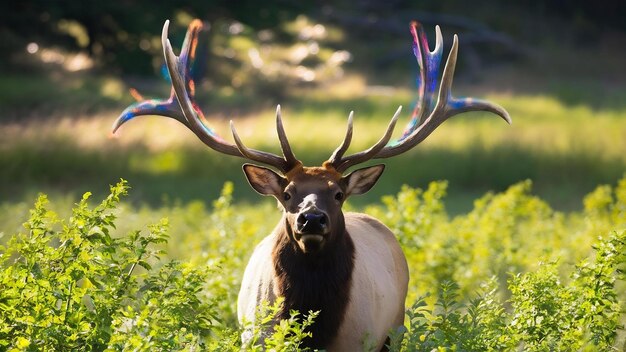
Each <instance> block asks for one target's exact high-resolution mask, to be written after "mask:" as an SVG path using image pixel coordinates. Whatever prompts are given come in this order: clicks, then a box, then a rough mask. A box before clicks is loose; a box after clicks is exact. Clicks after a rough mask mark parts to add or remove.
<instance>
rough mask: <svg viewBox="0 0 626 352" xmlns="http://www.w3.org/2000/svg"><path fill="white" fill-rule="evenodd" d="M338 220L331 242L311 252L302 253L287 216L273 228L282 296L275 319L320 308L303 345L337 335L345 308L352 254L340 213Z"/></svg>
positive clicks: (320, 346) (323, 344)
mask: <svg viewBox="0 0 626 352" xmlns="http://www.w3.org/2000/svg"><path fill="white" fill-rule="evenodd" d="M341 219H342V222H341V224H340V225H341V226H337V227H336V230H335V231H336V233H333V234H332V241H331V242H329V243H327V245H326V246H325V248H324V249H323V250H321V251H320V252H318V253H313V254H307V253H304V252H302V250H301V249H300V248H299V247H298V246H297V244H296V243H294V241H293V240H292V236H293V234H292V233H291V228H290V227H289V225H288V222H287V220H286V218H283V219H282V220H281V224H280V225H279V226H278V228H277V229H276V231H277V233H276V234H277V241H276V244H275V247H274V250H273V253H272V256H273V258H272V259H273V262H274V270H275V274H276V278H277V288H278V291H279V296H282V297H284V298H285V301H284V305H283V307H282V310H281V311H280V313H279V317H278V318H279V319H287V318H289V316H290V313H289V312H290V310H297V311H299V312H300V313H301V314H302V315H306V314H308V312H309V311H319V315H318V316H317V318H316V319H315V322H314V324H313V325H312V326H311V327H309V329H308V331H309V332H311V333H312V335H313V336H312V337H311V338H307V339H305V340H304V341H303V347H308V348H314V349H323V348H325V347H327V346H328V345H329V344H330V343H331V342H332V341H333V339H334V338H335V337H336V336H337V334H338V332H339V327H340V326H341V323H342V322H343V319H344V316H345V313H346V310H347V308H348V303H349V300H350V287H351V281H352V272H353V270H354V257H355V255H354V243H353V242H352V239H351V238H350V236H349V234H348V232H347V231H346V228H345V223H344V222H343V216H342V218H341Z"/></svg>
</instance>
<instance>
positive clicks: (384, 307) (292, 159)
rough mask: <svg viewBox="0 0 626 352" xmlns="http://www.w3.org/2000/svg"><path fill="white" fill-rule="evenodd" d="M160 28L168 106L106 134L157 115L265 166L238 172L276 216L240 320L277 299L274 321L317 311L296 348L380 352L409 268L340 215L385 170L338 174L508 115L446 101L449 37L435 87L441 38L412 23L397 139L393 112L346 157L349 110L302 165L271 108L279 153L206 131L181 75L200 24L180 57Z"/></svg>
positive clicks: (151, 104)
mask: <svg viewBox="0 0 626 352" xmlns="http://www.w3.org/2000/svg"><path fill="white" fill-rule="evenodd" d="M168 26H169V21H166V22H165V24H164V26H163V32H162V37H161V40H162V44H163V50H164V56H165V63H166V66H167V69H168V71H169V74H170V77H171V80H172V93H171V95H170V97H169V99H167V100H165V99H164V100H145V101H140V102H138V103H136V104H133V105H131V106H130V107H128V108H127V109H126V110H125V111H124V112H123V113H122V114H121V115H120V117H119V118H118V119H117V120H116V121H115V123H114V125H113V132H115V131H116V130H117V129H118V128H119V127H120V126H121V125H122V124H123V123H125V122H126V121H128V120H130V119H132V118H133V117H135V116H139V115H161V116H166V117H170V118H174V119H176V120H178V121H179V122H181V123H182V124H184V125H185V126H187V128H189V129H190V130H191V131H192V132H193V133H194V134H195V135H196V136H197V137H198V138H199V139H200V140H201V141H202V142H203V143H204V144H206V145H207V146H208V147H209V148H211V149H213V150H215V151H217V152H219V153H223V154H226V155H231V156H236V157H240V158H243V159H246V160H250V161H253V162H256V163H259V164H263V165H265V166H258V165H254V164H249V163H246V164H244V165H243V171H244V174H245V176H246V178H247V179H248V181H249V183H250V185H251V186H252V188H254V190H256V191H257V192H258V193H260V194H262V195H266V196H273V197H274V198H276V199H277V201H278V204H279V206H280V208H281V209H282V219H281V220H280V221H279V223H278V224H277V225H276V227H275V229H274V230H273V231H272V233H271V234H270V235H268V236H267V237H265V239H263V240H262V241H261V243H260V244H259V245H258V246H257V247H256V249H255V250H254V252H253V254H252V257H251V258H250V261H249V263H248V265H247V267H246V270H245V273H244V276H243V280H242V283H241V290H240V292H239V297H238V302H237V309H238V318H239V320H240V322H242V321H244V320H247V321H251V322H254V321H255V313H256V312H257V309H258V307H259V306H260V305H261V304H262V302H264V301H265V302H268V303H272V302H275V300H276V299H277V298H278V297H282V298H284V301H283V306H282V309H281V310H280V312H279V316H278V318H281V319H282V318H287V317H289V314H290V310H297V311H300V312H303V313H307V312H308V311H319V315H318V317H317V318H316V320H315V322H314V324H313V325H312V326H311V327H310V329H309V332H310V333H311V334H312V335H311V337H310V338H307V339H305V340H304V342H303V343H304V347H310V348H315V349H326V350H329V351H357V350H360V349H362V348H363V344H364V341H365V339H369V342H370V343H371V342H373V344H374V345H375V347H376V349H378V350H380V349H385V348H386V346H385V341H387V339H388V334H389V333H390V331H392V330H393V329H396V328H398V327H401V326H402V325H403V323H404V314H405V312H404V308H405V307H404V304H405V302H404V301H405V298H406V294H407V286H408V280H409V272H408V266H407V262H406V259H405V256H404V254H403V252H402V249H401V248H400V245H399V243H398V241H397V239H396V237H395V236H394V234H393V233H392V232H391V231H390V230H389V229H388V228H387V227H386V226H385V225H383V224H382V223H381V222H380V221H378V220H376V219H375V218H373V217H370V216H368V215H365V214H360V213H345V214H344V213H343V212H342V205H343V204H344V202H345V200H346V199H347V198H348V197H350V196H353V195H358V194H362V193H365V192H367V191H369V190H370V189H371V188H372V187H373V186H374V184H375V183H376V182H377V180H378V179H379V177H380V176H381V174H382V173H383V170H384V168H385V167H384V165H382V164H379V165H374V166H369V167H364V168H360V169H357V170H354V171H352V172H350V173H346V172H347V171H348V170H349V169H350V168H352V167H354V166H356V165H359V164H362V163H365V162H367V161H369V160H372V159H385V158H390V157H393V156H396V155H399V154H402V153H404V152H406V151H408V150H410V149H411V148H413V147H415V146H416V145H417V144H419V143H420V142H422V141H423V140H424V139H426V137H428V136H429V135H430V134H431V133H432V132H433V131H434V130H435V128H437V127H438V126H439V125H440V124H441V123H443V122H444V121H445V120H447V119H448V118H450V117H452V116H454V115H457V114H460V113H463V112H468V111H488V112H492V113H494V114H497V115H499V116H500V117H502V118H503V119H504V120H505V121H507V122H508V123H511V119H510V117H509V115H508V113H507V112H506V111H505V110H504V109H503V108H502V107H500V106H498V105H496V104H494V103H491V102H487V101H483V100H478V99H472V98H464V99H457V98H454V97H453V96H452V95H451V87H452V76H453V74H454V68H455V64H456V59H457V51H458V39H457V36H456V35H455V36H454V40H453V44H452V49H451V50H450V53H449V55H448V59H447V62H446V64H445V67H444V68H443V73H442V74H441V80H440V83H439V84H438V82H439V81H438V76H439V72H440V64H441V58H442V52H443V39H442V35H441V31H440V29H439V27H438V26H437V27H436V45H435V48H434V50H433V51H430V49H429V47H428V41H427V38H426V35H425V33H424V31H423V29H422V27H421V26H420V25H419V24H417V23H416V22H414V23H412V24H411V27H410V29H411V34H412V36H413V52H414V55H415V57H416V59H417V62H418V64H419V67H420V75H419V76H418V88H419V94H418V102H417V104H416V108H415V109H414V111H413V115H412V118H411V120H410V121H409V123H408V125H407V127H406V129H405V131H404V133H403V134H402V135H401V137H400V138H399V139H397V140H393V141H390V140H391V137H392V133H393V130H394V127H395V125H396V121H397V119H398V116H399V115H400V111H401V107H400V108H398V110H397V111H396V112H395V114H394V115H393V117H392V119H391V121H390V122H389V125H388V127H387V129H386V130H385V132H384V134H383V136H382V137H381V138H380V140H379V141H378V142H377V143H375V144H374V145H373V146H372V147H371V148H369V149H367V150H364V151H361V152H358V153H354V154H350V155H347V156H346V155H345V154H346V151H347V150H348V148H349V146H350V142H351V139H352V133H353V127H352V124H353V113H352V112H351V113H350V115H349V117H348V124H347V132H346V134H345V138H344V139H343V141H342V142H341V144H340V145H339V147H337V149H336V150H335V151H334V152H333V153H332V155H331V156H330V158H329V159H328V160H327V161H325V162H324V163H323V164H322V165H321V166H313V167H308V166H304V165H303V164H302V162H300V161H299V160H298V159H297V158H296V156H295V155H294V153H293V152H292V150H291V147H290V144H289V141H288V139H287V135H286V133H285V129H284V128H283V123H282V116H281V110H280V105H279V106H278V108H277V110H276V131H277V134H278V140H279V143H280V148H281V150H282V156H279V155H277V154H273V153H268V152H264V151H260V150H255V149H251V148H249V147H247V146H246V145H245V144H244V143H243V142H242V141H241V139H240V138H239V136H238V134H237V131H236V129H235V127H234V124H233V122H232V121H231V123H230V127H231V132H232V136H233V139H234V142H235V143H234V144H233V143H230V142H228V141H226V140H224V139H222V138H220V137H219V136H218V135H217V134H216V133H215V132H214V131H213V130H211V129H210V128H208V127H206V125H205V124H204V123H203V120H204V116H203V114H202V112H201V111H200V109H199V107H198V105H197V104H196V102H195V98H194V97H195V95H194V93H195V91H194V89H195V84H194V77H193V75H192V74H191V70H190V65H191V62H192V61H193V60H194V58H195V47H196V45H197V37H198V32H199V31H200V29H201V27H202V24H201V22H200V21H197V20H196V21H194V22H193V23H192V24H191V25H190V27H189V30H188V33H187V36H186V38H185V41H184V43H183V47H182V50H181V53H180V56H176V55H175V54H174V52H173V50H172V46H171V44H170V42H169V40H168ZM438 86H439V87H438ZM243 335H244V336H245V335H246V334H245V333H244V334H243ZM244 343H245V341H244Z"/></svg>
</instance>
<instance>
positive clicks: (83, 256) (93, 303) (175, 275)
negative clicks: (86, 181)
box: [0, 181, 217, 350]
mask: <svg viewBox="0 0 626 352" xmlns="http://www.w3.org/2000/svg"><path fill="white" fill-rule="evenodd" d="M127 189H128V186H127V184H126V182H124V181H122V182H120V183H118V184H117V185H116V186H113V187H111V194H110V195H109V196H108V197H107V198H106V199H105V200H103V201H102V203H100V204H99V205H98V206H96V207H95V208H93V209H90V208H89V206H88V204H87V201H88V199H89V196H90V194H89V193H86V194H85V195H84V196H83V198H82V200H81V201H80V202H79V203H78V204H77V205H76V206H75V207H74V209H73V212H72V216H71V217H70V218H69V220H67V221H59V220H58V219H57V216H56V214H55V213H53V212H51V211H49V210H48V209H47V208H46V206H47V198H46V196H44V195H42V196H40V197H39V199H38V200H37V203H36V204H35V208H34V209H33V210H32V211H31V217H30V219H29V220H28V222H26V223H25V224H24V228H25V229H26V233H22V234H18V235H15V236H14V237H13V238H11V240H10V241H9V243H8V245H7V247H6V249H5V248H2V254H1V257H0V268H1V270H2V271H1V275H0V320H2V321H3V324H2V326H1V327H0V346H2V347H3V349H8V350H22V349H35V348H36V349H43V350H67V349H81V348H82V349H85V350H104V349H111V350H117V349H144V350H146V349H150V350H172V349H181V348H190V347H191V346H202V344H203V342H202V340H201V339H200V337H201V336H203V335H205V334H206V333H208V331H209V330H210V328H211V326H212V325H213V321H214V317H216V316H217V312H216V311H215V308H214V306H215V304H214V302H213V301H212V300H211V299H210V297H202V289H203V287H204V284H205V282H206V280H207V277H208V275H209V273H210V270H209V268H207V267H202V266H198V267H191V266H189V265H184V264H180V263H177V262H169V263H168V264H165V265H163V266H162V267H161V268H160V269H159V270H154V271H152V270H151V269H152V265H153V263H154V262H155V261H156V260H158V259H159V257H160V256H161V255H162V254H163V252H162V251H161V250H159V249H155V248H154V247H155V245H157V244H160V243H164V242H166V241H167V234H166V232H167V221H166V220H163V221H161V222H159V223H157V224H154V225H151V226H149V231H148V232H147V233H142V232H140V231H134V232H131V233H130V234H129V235H128V236H125V237H121V238H114V237H112V236H111V231H112V230H113V229H114V227H115V224H114V222H115V219H116V215H115V214H114V212H113V211H114V209H115V208H116V207H117V206H118V204H119V198H120V196H122V195H125V194H126V192H127ZM140 268H143V269H145V270H146V271H145V272H139V273H138V271H140V270H139V269H140ZM29 346H30V347H29Z"/></svg>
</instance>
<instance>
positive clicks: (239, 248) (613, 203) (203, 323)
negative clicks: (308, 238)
mask: <svg viewBox="0 0 626 352" xmlns="http://www.w3.org/2000/svg"><path fill="white" fill-rule="evenodd" d="M446 186H447V184H446V183H445V182H434V183H431V184H430V185H429V187H428V188H427V189H426V190H425V191H423V190H420V189H414V188H410V187H403V188H402V190H401V191H400V192H399V193H398V194H397V195H396V196H388V197H385V198H384V199H383V204H382V205H376V206H372V207H369V208H368V209H367V212H369V213H372V214H373V215H375V216H377V217H378V218H379V219H381V220H382V221H383V222H385V223H386V224H387V225H388V226H389V227H390V228H391V229H392V230H393V231H394V232H395V233H396V235H397V236H398V238H399V240H400V242H401V244H402V246H403V247H404V251H405V253H406V256H407V259H408V263H409V267H410V270H411V281H410V283H409V297H408V299H407V303H409V304H410V303H412V304H410V305H409V309H408V310H407V317H408V319H407V321H406V329H405V331H404V332H397V333H394V334H392V339H391V350H393V351H432V350H451V351H453V350H456V351H498V350H527V351H546V350H565V351H569V350H576V351H577V350H589V351H595V350H610V349H614V348H616V346H618V345H619V344H620V343H621V341H622V340H623V337H621V335H620V331H621V329H622V327H621V324H622V322H623V321H624V319H625V317H624V315H623V314H622V306H623V302H624V300H625V298H626V290H625V289H624V287H625V285H624V284H623V282H624V280H623V279H624V277H623V274H622V272H621V269H622V266H623V264H624V262H625V260H626V254H625V253H626V231H624V226H625V225H626V216H624V215H625V213H626V178H625V179H623V180H622V181H620V182H619V183H618V185H617V186H616V187H611V186H600V187H598V188H597V189H596V190H595V191H593V192H592V193H590V194H589V195H588V196H587V197H586V198H585V200H584V210H583V211H582V212H573V213H570V214H562V213H558V212H555V211H553V210H552V209H551V208H550V207H549V206H548V205H547V204H546V203H545V202H543V201H542V200H541V199H539V198H537V197H535V196H533V195H532V194H531V193H530V191H531V184H530V182H522V183H519V184H516V185H513V186H511V187H510V188H509V189H508V190H506V191H505V192H502V193H499V194H487V195H486V196H484V197H482V198H480V199H479V200H477V201H476V203H475V207H474V209H473V210H472V211H471V212H469V213H468V214H465V215H459V216H456V217H454V218H451V217H450V216H449V215H448V213H447V212H446V210H445V206H444V202H443V198H444V196H445V193H446ZM127 189H128V186H127V185H126V182H124V181H122V182H120V183H118V184H117V185H116V186H113V187H111V194H110V195H109V196H108V197H106V199H104V200H103V201H102V202H101V203H100V204H99V205H96V206H95V207H90V206H89V204H88V201H89V197H90V194H89V193H87V194H85V196H84V197H83V198H82V200H81V201H80V202H79V203H78V204H76V206H75V207H74V209H73V211H72V215H71V216H70V217H69V218H68V219H67V220H60V219H58V216H57V215H56V214H55V213H54V212H52V211H51V210H49V205H48V204H47V198H46V196H43V195H42V196H40V197H39V199H38V200H37V202H36V204H35V207H34V209H33V210H31V216H30V219H29V220H28V221H27V222H26V223H25V224H24V228H25V231H24V232H23V233H19V234H16V235H14V236H12V237H11V238H10V240H9V241H8V242H7V243H6V246H4V247H0V350H8V351H28V350H33V351H34V350H85V351H92V350H95V351H114V350H115V351H117V350H139V351H152V350H156V351H159V350H162V351H165V350H167V351H170V350H220V351H239V350H241V349H242V345H241V336H242V334H244V335H245V336H246V344H245V345H244V347H243V349H246V350H255V351H258V350H263V349H264V348H270V349H274V350H276V351H297V350H300V346H301V344H302V341H303V339H305V338H306V337H307V336H308V335H309V333H308V332H307V327H308V326H309V325H310V324H312V323H313V322H314V319H315V316H316V314H317V313H316V312H292V315H291V317H290V318H289V319H287V320H284V321H281V322H278V324H275V325H274V322H275V321H276V313H277V312H278V310H279V308H280V304H281V302H280V301H279V302H277V303H275V304H273V305H271V306H263V307H260V316H261V318H260V320H259V321H258V322H257V324H256V325H255V326H253V325H251V324H250V323H246V324H244V326H243V327H241V326H239V325H238V323H237V322H236V317H235V306H236V304H235V302H236V296H237V292H238V289H239V282H240V278H241V275H242V272H243V269H244V267H245V264H246V262H247V258H248V257H249V254H250V253H251V251H252V250H253V249H254V245H255V244H256V243H258V240H259V239H260V238H261V237H262V236H264V235H265V234H266V232H267V231H268V230H267V229H268V228H269V226H271V225H272V224H264V225H261V224H258V223H257V222H254V220H253V219H255V218H259V217H264V218H267V214H266V212H269V211H272V212H274V210H271V209H270V208H269V207H254V209H247V208H245V207H242V206H235V205H233V203H232V191H233V187H232V185H231V184H226V185H225V186H224V188H223V190H222V194H221V196H220V197H219V198H218V199H217V200H216V201H215V202H214V203H213V206H212V207H211V208H207V207H205V205H204V203H201V202H192V203H189V204H187V205H181V204H174V205H172V206H165V207H163V208H161V209H157V210H154V209H149V208H142V209H141V210H139V211H136V210H134V209H133V208H132V207H129V206H128V205H125V204H122V203H120V197H121V196H123V195H125V194H126V192H127ZM121 211H122V212H125V213H129V212H130V213H133V214H134V215H133V216H131V217H130V220H124V217H125V216H128V215H127V214H124V215H123V216H122V214H120V212H121ZM164 214H170V215H171V216H172V221H171V222H168V221H167V220H160V221H157V222H156V223H155V224H154V225H150V226H148V229H147V231H136V230H132V228H134V226H135V224H136V223H137V222H148V221H147V219H152V221H154V220H156V219H158V218H159V217H161V216H163V215H164ZM118 216H120V218H118ZM144 220H146V221H144ZM266 221H269V220H266ZM270 222H271V221H270ZM116 225H117V228H119V229H117V230H116ZM169 227H171V228H172V230H171V233H172V234H175V236H176V237H174V238H172V239H171V241H170V243H167V241H168V239H169V236H168V232H170V230H169ZM120 229H123V232H126V233H127V234H126V235H123V236H122V235H120V234H119V232H120V231H119V230H120ZM613 229H615V230H617V231H612V230H613ZM607 233H608V234H609V236H607V237H605V238H600V239H598V235H601V234H607ZM594 243H595V244H594ZM164 248H168V249H169V250H170V252H173V254H172V253H170V254H169V257H166V256H167V255H168V254H167V253H165V250H164ZM592 248H593V249H594V250H595V252H593V251H592ZM172 256H174V257H178V258H184V261H177V260H171V259H170V258H171V257H172ZM271 326H272V327H271ZM366 347H367V346H366Z"/></svg>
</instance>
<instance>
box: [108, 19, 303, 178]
mask: <svg viewBox="0 0 626 352" xmlns="http://www.w3.org/2000/svg"><path fill="white" fill-rule="evenodd" d="M168 28H169V20H168V21H165V24H164V25H163V32H162V35H161V43H162V45H163V54H164V56H165V64H166V67H167V70H168V72H169V75H170V77H171V80H172V91H171V94H170V97H169V98H168V99H166V100H161V99H151V100H145V101H140V102H138V103H135V104H133V105H131V106H129V107H128V108H126V109H125V110H124V111H123V112H122V114H121V115H120V116H119V117H118V118H117V120H116V121H115V122H114V123H113V133H115V131H117V129H118V128H119V127H120V126H121V125H122V124H124V123H125V122H127V121H129V120H131V119H132V118H134V117H136V116H140V115H160V116H165V117H170V118H173V119H175V120H177V121H179V122H181V123H182V124H183V125H185V126H186V127H187V128H189V129H190V130H191V131H192V132H193V133H194V134H195V135H196V136H197V137H198V138H199V139H200V140H201V141H202V142H203V143H204V144H206V145H207V146H208V147H210V148H211V149H213V150H215V151H217V152H220V153H222V154H227V155H232V156H237V157H241V158H245V159H249V160H254V161H257V162H260V163H263V164H267V165H270V166H273V167H275V168H277V169H279V170H280V171H282V172H283V173H286V172H288V171H289V170H291V169H292V168H293V167H295V166H296V165H298V164H299V163H300V161H298V160H297V159H296V157H295V155H294V154H293V152H292V151H291V147H290V146H289V141H288V140H287V136H286V134H285V131H284V128H283V124H282V119H281V114H280V106H278V108H277V109H276V130H277V132H278V137H279V140H280V145H281V149H282V151H283V155H284V157H280V156H278V155H275V154H272V153H268V152H263V151H259V150H255V149H250V148H247V147H245V146H244V145H243V143H241V140H240V139H239V136H238V135H237V133H236V132H235V130H234V127H233V122H232V121H231V129H232V131H233V137H234V138H235V142H236V145H234V144H232V143H229V142H226V141H225V140H223V139H222V138H221V137H220V136H219V135H218V134H217V133H215V131H213V130H212V129H211V128H209V127H207V126H206V124H205V123H204V122H203V121H205V118H204V115H203V114H202V111H201V110H200V107H199V106H198V105H197V104H196V102H195V81H194V78H193V76H192V74H191V65H192V64H193V61H194V60H195V53H196V48H197V45H198V35H199V32H200V30H201V29H202V22H201V21H199V20H194V21H192V23H191V24H190V25H189V28H188V30H187V34H186V36H185V41H184V42H183V47H182V49H181V53H180V56H176V55H175V54H174V51H173V50H172V45H171V44H170V41H169V39H168ZM174 98H176V102H175V101H174Z"/></svg>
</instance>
